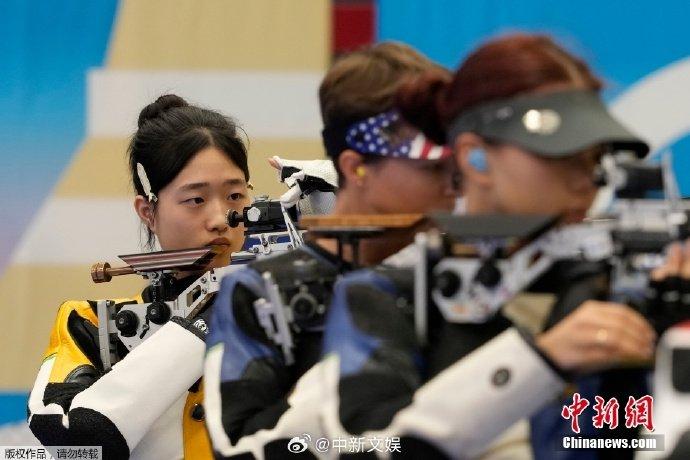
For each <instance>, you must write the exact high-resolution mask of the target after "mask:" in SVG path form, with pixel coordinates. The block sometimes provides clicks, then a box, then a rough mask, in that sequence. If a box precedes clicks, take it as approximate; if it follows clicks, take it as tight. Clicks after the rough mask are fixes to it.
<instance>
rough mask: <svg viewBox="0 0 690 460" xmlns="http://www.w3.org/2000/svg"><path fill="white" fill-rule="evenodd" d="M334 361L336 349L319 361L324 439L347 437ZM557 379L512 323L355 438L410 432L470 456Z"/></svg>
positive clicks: (531, 407) (533, 407)
mask: <svg viewBox="0 0 690 460" xmlns="http://www.w3.org/2000/svg"><path fill="white" fill-rule="evenodd" d="M338 367H339V362H338V358H337V356H335V355H331V356H329V358H328V359H327V362H326V363H325V366H324V367H323V378H324V383H325V385H324V386H325V388H326V389H325V390H324V391H325V392H326V394H327V397H326V400H325V401H324V403H323V404H322V409H321V410H322V417H323V421H324V424H325V426H326V432H327V437H330V438H337V437H350V436H351V434H350V433H347V432H346V430H345V429H344V428H343V427H342V425H341V424H340V421H339V420H340V419H339V417H338V406H339V401H338V378H339V376H338ZM563 385H564V382H563V380H562V379H561V378H560V377H559V376H558V375H557V373H556V372H555V371H554V370H553V369H552V368H551V367H550V366H549V365H548V364H547V363H546V362H545V361H544V359H543V358H542V357H541V356H540V355H539V354H538V353H537V352H536V351H535V350H534V349H533V348H532V346H531V345H530V344H528V343H527V342H526V341H525V339H524V338H523V337H522V336H521V335H520V333H519V332H518V331H517V330H516V329H515V328H511V329H508V330H507V331H505V332H503V333H502V334H500V335H499V336H497V337H496V338H494V339H492V340H491V341H490V342H487V343H486V344H485V345H484V346H482V347H480V348H478V349H476V350H475V351H473V352H472V353H470V354H469V355H467V356H466V357H465V358H463V359H462V360H460V361H458V362H457V363H455V364H453V365H452V366H450V367H448V368H447V369H445V370H444V371H443V372H441V373H439V374H438V375H437V376H436V377H434V378H433V379H432V380H430V381H429V382H427V383H426V384H424V385H423V386H422V387H420V388H419V389H418V390H417V391H416V392H415V393H414V397H413V399H412V403H411V404H409V405H408V406H407V407H405V408H403V409H402V410H400V411H399V412H398V413H397V414H396V415H395V416H394V417H393V419H392V420H391V423H390V424H389V425H388V426H387V427H386V428H384V429H382V430H377V431H368V432H366V433H363V434H361V435H359V436H361V437H364V438H365V440H369V439H371V438H379V439H382V438H384V439H385V438H393V437H401V438H402V437H412V438H416V439H421V440H423V441H424V442H426V443H429V444H431V445H433V446H434V447H436V448H437V449H439V450H441V451H442V452H444V453H446V454H447V455H449V456H450V457H451V458H463V457H473V456H476V455H478V454H479V453H480V452H482V451H483V450H484V449H485V448H486V446H487V445H488V444H489V443H490V442H491V441H492V440H493V439H494V438H495V437H497V436H498V435H500V434H501V433H502V432H503V431H504V430H506V429H507V428H508V427H510V426H511V425H513V424H514V423H515V422H517V421H518V420H520V419H522V418H525V417H529V416H530V415H531V414H533V413H534V412H536V411H537V410H538V409H540V408H541V407H542V406H543V405H544V404H546V403H547V402H549V401H550V400H552V399H553V398H554V397H556V396H557V395H558V394H559V393H560V391H561V390H562V388H563ZM371 447H373V446H371V445H370V446H369V447H368V448H371ZM403 453H404V452H403ZM378 455H380V456H384V455H386V454H385V453H379V454H378Z"/></svg>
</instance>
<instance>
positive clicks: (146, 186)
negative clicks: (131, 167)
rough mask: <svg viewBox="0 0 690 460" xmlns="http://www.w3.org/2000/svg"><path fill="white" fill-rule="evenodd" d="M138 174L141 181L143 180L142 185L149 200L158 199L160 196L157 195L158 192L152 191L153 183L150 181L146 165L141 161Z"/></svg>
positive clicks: (138, 164)
mask: <svg viewBox="0 0 690 460" xmlns="http://www.w3.org/2000/svg"><path fill="white" fill-rule="evenodd" d="M137 176H139V182H141V186H142V187H143V188H144V193H145V194H146V197H147V198H148V200H149V202H155V201H158V197H157V196H156V194H155V193H153V192H152V191H151V183H150V182H149V177H148V176H147V175H146V170H145V169H144V165H142V164H141V163H137Z"/></svg>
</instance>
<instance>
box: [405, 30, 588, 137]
mask: <svg viewBox="0 0 690 460" xmlns="http://www.w3.org/2000/svg"><path fill="white" fill-rule="evenodd" d="M558 84H572V85H575V86H578V87H581V88H587V89H591V90H595V91H598V90H599V89H601V87H602V84H601V81H600V80H599V79H598V78H597V77H596V76H594V74H593V73H592V71H591V70H590V69H589V67H588V65H587V64H586V63H585V61H583V60H582V59H580V58H577V57H575V56H573V55H572V54H570V53H569V52H567V51H566V50H565V49H563V48H562V47H560V46H559V45H557V44H556V43H555V42H554V41H553V40H552V39H551V38H550V37H548V36H546V35H536V34H512V35H507V36H504V37H501V38H497V39H494V40H491V41H489V42H487V43H485V44H484V45H482V46H480V47H479V48H477V49H476V50H475V51H474V52H473V53H471V54H470V55H469V56H468V57H467V59H465V61H464V62H463V63H462V65H461V66H460V68H458V70H457V71H456V72H455V74H454V75H453V79H452V80H451V81H450V82H448V80H447V77H444V76H443V75H439V74H436V73H433V72H430V73H426V74H424V75H422V76H420V77H419V78H417V79H416V80H414V81H410V82H408V83H407V84H405V85H404V86H403V87H402V88H401V89H400V91H399V92H398V106H399V108H400V110H401V111H402V113H403V115H404V116H405V118H406V119H407V120H408V121H410V122H411V123H413V124H414V125H416V126H417V127H419V128H420V129H421V130H422V131H424V132H425V134H426V135H427V136H428V137H430V138H431V139H433V140H434V141H435V142H437V143H445V142H446V141H447V139H446V133H445V127H446V126H447V125H448V124H449V123H450V122H451V121H452V120H453V119H455V118H456V117H457V116H458V115H459V114H461V113H462V112H463V111H465V110H467V109H470V108H472V107H474V106H476V105H479V104H482V103H485V102H489V101H492V100H497V99H503V98H507V97H512V96H516V95H518V94H522V93H531V92H536V91H539V90H541V89H543V88H545V87H548V86H552V85H558Z"/></svg>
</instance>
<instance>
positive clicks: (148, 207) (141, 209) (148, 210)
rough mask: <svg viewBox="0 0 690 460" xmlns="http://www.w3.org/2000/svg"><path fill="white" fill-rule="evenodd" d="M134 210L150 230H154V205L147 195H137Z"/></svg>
mask: <svg viewBox="0 0 690 460" xmlns="http://www.w3.org/2000/svg"><path fill="white" fill-rule="evenodd" d="M134 211H136V213H137V215H138V216H139V218H140V219H141V221H142V222H143V223H144V224H145V225H146V226H147V227H148V228H149V230H151V231H154V224H155V222H154V219H153V205H152V204H151V203H150V202H149V200H147V199H146V197H144V196H142V195H137V196H136V197H135V198H134Z"/></svg>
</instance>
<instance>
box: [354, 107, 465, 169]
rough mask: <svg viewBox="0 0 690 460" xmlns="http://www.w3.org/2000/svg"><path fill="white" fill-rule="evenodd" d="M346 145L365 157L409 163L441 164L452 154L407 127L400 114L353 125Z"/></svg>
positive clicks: (386, 115) (391, 112)
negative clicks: (423, 161)
mask: <svg viewBox="0 0 690 460" xmlns="http://www.w3.org/2000/svg"><path fill="white" fill-rule="evenodd" d="M345 141H346V142H347V145H348V146H349V147H350V148H351V149H352V150H355V151H357V152H359V153H361V154H363V155H380V156H384V157H390V158H407V159H410V160H440V159H444V158H448V157H449V156H450V155H451V154H452V152H451V150H450V149H449V148H448V147H446V146H442V145H438V144H435V143H434V142H431V141H430V140H429V139H427V137H426V136H424V134H422V133H421V132H420V131H419V130H417V129H416V128H414V127H412V126H411V125H410V124H408V123H406V122H405V121H404V120H403V119H402V117H401V116H400V113H398V111H397V110H391V111H388V112H384V113H380V114H378V115H374V116H372V117H369V118H367V119H364V120H360V121H358V122H356V123H354V124H352V125H351V126H350V127H349V128H348V129H347V131H346V137H345Z"/></svg>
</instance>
